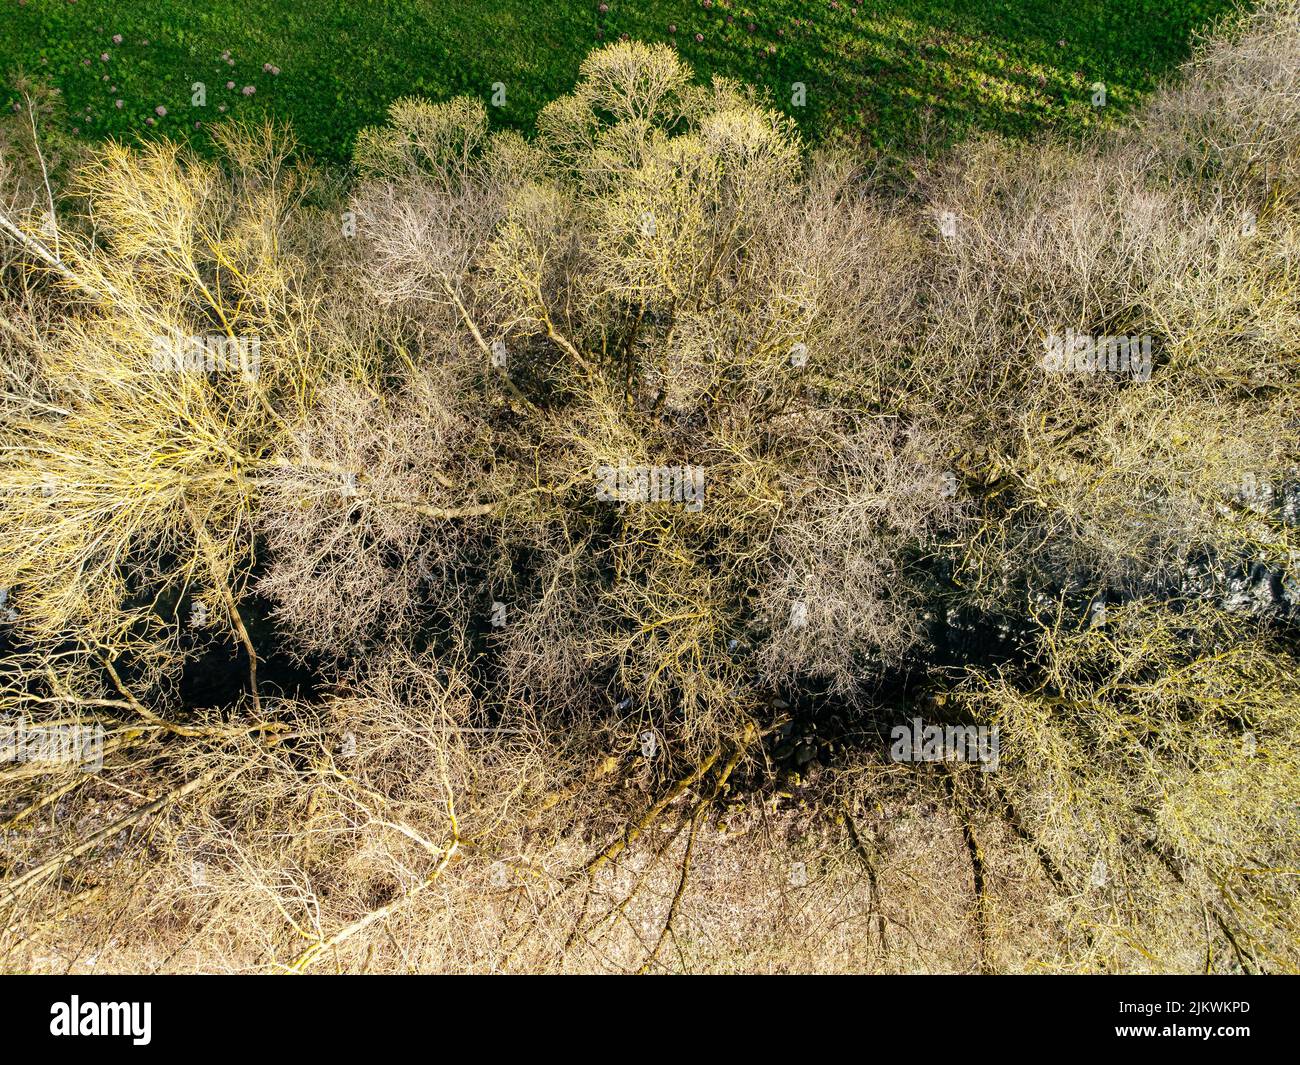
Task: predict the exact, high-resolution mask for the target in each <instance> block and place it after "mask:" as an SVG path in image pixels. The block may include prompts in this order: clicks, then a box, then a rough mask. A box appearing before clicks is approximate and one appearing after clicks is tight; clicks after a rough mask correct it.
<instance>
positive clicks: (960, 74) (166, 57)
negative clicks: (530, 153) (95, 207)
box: [0, 0, 1232, 160]
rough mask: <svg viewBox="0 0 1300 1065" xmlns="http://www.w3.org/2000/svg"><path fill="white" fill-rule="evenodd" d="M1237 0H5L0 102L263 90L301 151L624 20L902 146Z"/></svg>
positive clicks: (1084, 85)
mask: <svg viewBox="0 0 1300 1065" xmlns="http://www.w3.org/2000/svg"><path fill="white" fill-rule="evenodd" d="M602 7H606V8H607V10H606V11H603V12H602V11H601V10H600V9H601V8H602ZM1231 7H1232V4H1231V2H1230V0H1076V2H1074V3H1070V4H1065V3H1059V2H1057V0H951V2H948V3H942V2H938V0H860V2H855V0H836V2H830V0H816V2H808V0H803V2H799V0H748V2H741V0H641V2H638V3H632V2H630V0H608V2H607V3H605V4H602V3H600V0H491V2H484V0H456V2H448V0H390V2H386V3H375V2H373V0H371V2H361V0H205V2H203V3H198V2H190V0H184V2H182V0H0V74H2V75H3V77H4V79H5V89H4V93H5V96H6V103H12V102H13V101H14V100H15V99H16V96H15V95H14V94H13V93H12V92H11V91H10V86H11V84H12V83H13V80H14V78H15V76H16V75H18V74H20V73H27V74H29V75H37V76H40V77H44V78H47V79H48V80H49V81H50V82H51V83H52V84H54V85H56V86H58V87H59V88H60V89H61V90H62V91H63V94H64V98H65V99H66V102H67V107H68V112H69V116H70V124H71V125H72V126H73V127H74V128H75V129H76V130H77V132H78V133H79V134H80V135H82V136H87V137H92V138H94V137H101V136H106V135H115V136H127V137H130V136H132V135H135V134H146V135H147V134H151V133H156V132H160V131H161V132H166V133H168V134H171V135H173V136H174V135H177V134H180V133H182V132H184V133H185V134H186V135H193V134H194V133H195V123H200V124H201V123H203V122H207V121H211V120H215V119H218V118H220V117H222V116H228V115H232V114H248V113H255V112H259V111H270V112H274V113H276V114H279V115H283V116H285V117H287V118H288V119H290V120H291V122H292V123H293V126H294V128H295V129H296V131H297V132H298V135H299V137H300V139H301V140H302V141H303V142H304V143H305V144H306V145H307V146H308V148H309V149H310V150H312V151H313V152H314V153H316V154H317V155H319V156H321V157H324V158H330V159H336V160H337V159H343V158H345V157H346V155H347V153H348V151H349V149H350V146H351V142H352V138H353V136H354V134H355V132H356V130H357V129H358V128H360V127H361V126H364V125H368V124H371V123H374V122H376V121H379V120H380V119H381V118H382V116H383V113H384V109H385V107H386V105H387V104H388V102H389V101H390V100H392V99H393V98H394V97H396V96H400V95H404V94H410V93H417V94H421V95H425V96H428V97H430V98H433V99H445V98H447V97H449V96H454V95H458V94H471V95H476V96H480V97H482V98H484V99H488V98H490V97H491V95H492V91H493V90H492V86H493V84H494V83H501V84H503V85H504V86H505V88H506V92H505V97H506V103H505V106H504V107H500V108H497V109H495V110H494V112H493V114H494V116H495V117H496V119H497V121H499V122H500V123H501V124H503V125H514V126H520V127H523V126H527V125H528V124H529V123H530V122H531V121H532V118H533V116H534V115H535V114H536V112H537V109H538V108H539V107H540V106H541V105H542V104H544V103H545V102H546V101H547V100H549V99H551V98H552V97H554V96H556V95H558V94H560V93H562V92H564V91H566V90H567V89H568V88H569V87H570V86H571V85H572V83H573V81H574V78H575V75H576V73H577V69H578V65H579V63H580V62H581V61H582V58H583V57H584V56H585V55H586V54H587V52H588V51H589V50H590V49H591V48H593V47H595V46H596V45H598V44H600V43H601V42H602V41H610V40H616V39H618V38H619V37H620V36H621V35H622V34H628V35H629V36H630V37H632V38H635V39H640V40H645V41H671V42H674V43H675V44H676V45H677V47H678V48H679V50H680V52H681V54H682V56H683V57H684V58H685V59H686V60H687V61H688V62H689V63H691V64H692V65H693V66H694V67H695V69H696V70H697V72H699V73H700V74H701V75H703V76H707V75H709V74H712V73H714V72H718V73H724V74H728V75H732V76H735V77H738V78H741V79H743V80H745V81H748V82H752V83H754V84H757V85H760V86H763V87H765V88H767V89H768V90H770V91H771V93H772V95H773V99H774V100H775V101H776V102H777V103H778V105H780V106H782V107H783V108H784V109H785V110H787V111H789V112H790V113H791V114H793V115H795V116H796V117H798V118H799V120H800V124H801V126H802V128H803V129H804V131H805V132H806V133H807V134H808V135H809V136H811V137H815V138H822V137H826V136H828V135H834V136H841V137H847V138H850V139H852V140H854V141H865V142H866V143H871V144H875V145H877V146H879V147H883V148H900V147H901V148H907V147H910V146H913V145H915V144H916V143H917V142H918V140H919V139H920V138H921V137H922V136H923V135H926V133H925V131H926V130H927V128H929V127H935V128H937V130H938V131H939V132H940V134H941V135H942V136H951V135H954V134H958V133H961V132H962V131H964V130H966V129H968V128H970V127H979V128H986V129H997V130H1001V131H1004V132H1008V133H1012V134H1023V133H1027V132H1030V131H1032V130H1034V129H1036V128H1039V127H1041V126H1044V125H1049V124H1050V125H1053V126H1056V127H1058V128H1064V129H1067V130H1074V129H1083V128H1084V127H1086V126H1088V125H1089V124H1091V123H1094V122H1097V121H1099V120H1100V119H1104V118H1106V117H1108V116H1110V115H1113V114H1115V113H1116V112H1118V111H1120V110H1122V109H1124V108H1125V107H1126V106H1128V105H1129V104H1131V103H1132V102H1133V101H1134V100H1135V99H1136V98H1137V97H1138V96H1139V95H1140V94H1141V93H1142V92H1144V91H1146V90H1149V89H1150V88H1151V87H1152V86H1153V85H1154V84H1155V83H1156V82H1157V81H1158V80H1159V78H1160V77H1161V76H1162V75H1163V74H1164V73H1166V72H1167V71H1168V70H1169V69H1170V67H1171V66H1173V65H1174V64H1175V63H1176V62H1177V61H1178V60H1180V59H1181V58H1183V57H1184V56H1185V55H1186V54H1187V51H1188V46H1189V41H1190V38H1191V36H1192V34H1193V33H1194V32H1195V31H1196V30H1197V29H1200V28H1202V27H1204V26H1206V25H1207V24H1208V23H1209V22H1211V21H1212V20H1213V19H1214V18H1215V17H1217V16H1218V15H1220V14H1222V13H1223V12H1225V11H1227V10H1229V9H1230V8H1231ZM674 28H675V32H674ZM115 36H120V37H121V41H120V43H117V42H115V41H114V37H115ZM223 53H228V54H229V60H227V59H226V58H224V57H223ZM266 65H270V66H273V67H276V68H279V71H280V73H279V74H274V73H272V72H270V71H267V70H265V69H264V67H265V66H266ZM195 82H202V83H203V84H204V86H205V88H206V94H207V99H206V106H203V107H196V106H193V105H192V102H191V97H192V86H193V84H194V83H195ZM796 82H801V83H803V84H804V85H805V86H806V99H807V103H806V106H804V107H802V108H801V107H796V106H794V105H793V104H792V85H793V84H794V83H796ZM1097 82H1101V83H1103V84H1104V85H1105V86H1106V90H1107V95H1108V106H1107V107H1105V108H1103V109H1100V110H1098V109H1096V108H1094V107H1093V104H1092V94H1093V88H1092V87H1093V85H1094V84H1095V83H1097ZM228 85H233V88H227V86H228ZM246 87H251V88H252V89H253V90H254V91H253V92H252V93H251V94H248V93H247V92H246ZM119 100H120V101H121V105H120V106H118V104H117V101H119ZM158 108H165V110H166V113H165V114H160V113H159V112H158V111H157V109H158ZM151 118H152V119H153V122H152V123H150V122H149V119H151ZM199 135H200V136H202V134H201V131H200V133H199Z"/></svg>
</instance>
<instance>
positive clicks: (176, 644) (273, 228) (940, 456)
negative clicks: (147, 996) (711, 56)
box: [0, 0, 1300, 973]
mask: <svg viewBox="0 0 1300 1065" xmlns="http://www.w3.org/2000/svg"><path fill="white" fill-rule="evenodd" d="M1298 94H1300V23H1298V22H1297V14H1296V8H1295V5H1294V4H1293V3H1290V2H1284V0H1270V2H1267V3H1265V4H1263V5H1261V6H1260V8H1259V9H1258V10H1257V11H1256V12H1255V13H1254V14H1252V15H1249V16H1245V17H1244V18H1243V20H1242V24H1241V25H1240V26H1238V27H1236V28H1235V29H1234V30H1233V31H1232V32H1231V33H1227V32H1225V33H1224V35H1223V36H1222V37H1220V38H1216V39H1215V40H1212V41H1209V42H1207V43H1206V44H1205V46H1204V47H1203V49H1202V50H1201V52H1200V53H1198V56H1197V58H1196V59H1195V60H1193V62H1192V63H1191V64H1189V67H1188V69H1187V70H1186V71H1185V72H1184V74H1183V76H1182V79H1181V80H1180V81H1179V82H1178V83H1177V84H1175V85H1172V86H1170V87H1169V88H1168V89H1167V90H1164V91H1163V92H1161V93H1160V94H1159V95H1158V96H1157V97H1156V98H1154V99H1153V100H1152V101H1150V102H1149V104H1148V105H1147V106H1146V108H1145V109H1144V110H1143V111H1142V112H1141V114H1140V115H1139V116H1138V117H1137V118H1136V119H1135V121H1134V123H1133V125H1132V127H1131V128H1130V129H1128V130H1126V131H1123V132H1122V133H1120V134H1118V135H1112V136H1110V137H1108V139H1106V140H1104V141H1098V142H1090V143H1086V144H1082V145H1060V144H1039V145H1029V146H1026V145H1014V144H1007V143H1004V142H997V141H980V142H978V143H974V144H971V145H969V146H967V147H966V148H964V149H962V150H961V151H960V152H959V153H958V154H956V155H954V156H953V157H950V158H947V159H945V160H943V161H942V162H941V163H939V164H936V165H935V166H934V167H932V168H929V169H925V170H918V172H917V175H916V177H917V182H916V185H915V187H914V188H913V189H911V190H909V191H908V192H907V193H906V194H900V193H899V192H898V191H897V190H894V189H890V188H887V187H884V186H883V185H881V184H880V183H878V182H877V180H876V179H875V178H874V177H873V175H872V174H871V173H865V172H863V171H862V170H861V169H859V168H857V167H855V166H854V165H853V162H852V161H851V160H849V159H847V158H845V157H843V156H839V155H825V154H820V153H813V152H810V151H809V150H807V148H806V146H804V145H802V144H801V143H800V142H799V139H798V137H797V135H796V132H795V131H794V129H793V128H792V127H791V126H790V124H789V123H788V122H787V121H786V120H785V119H783V118H782V117H781V116H779V115H778V114H777V113H776V112H775V111H773V110H771V109H769V108H767V107H766V106H765V104H764V101H763V100H762V99H761V98H760V97H758V96H757V95H756V94H754V93H753V92H752V91H750V90H748V89H746V88H745V87H742V86H739V85H736V84H732V83H730V82H727V81H723V80H716V81H714V82H713V83H712V84H710V85H707V86H703V85H699V84H697V83H696V82H695V80H694V79H693V76H692V74H691V72H690V71H689V70H688V69H687V68H686V67H685V66H684V65H683V64H682V63H681V62H680V60H679V59H678V58H677V57H676V55H675V54H674V53H673V52H672V51H671V50H670V49H667V48H663V47H653V48H652V47H647V46H643V45H639V44H619V45H614V46H611V47H609V48H606V49H603V50H600V51H598V52H596V53H593V55H592V56H591V57H590V58H589V59H588V60H587V62H586V63H585V64H584V66H583V69H582V72H581V77H580V80H579V83H578V85H577V86H576V88H575V90H574V92H573V93H572V94H571V95H569V96H566V97H564V98H562V99H560V100H557V101H555V102H554V103H552V104H551V105H550V106H549V107H547V108H546V110H545V111H544V112H543V114H542V115H541V117H540V119H539V122H538V129H537V133H536V136H535V137H533V138H531V139H524V138H522V137H520V136H518V135H517V134H515V133H494V132H492V131H491V130H490V128H489V124H488V120H487V115H486V112H485V110H484V108H483V107H482V106H481V105H480V104H478V103H476V102H474V101H471V100H457V101H452V102H450V103H444V104H432V103H428V102H425V101H420V100H403V101H399V102H398V103H396V104H395V105H394V106H393V108H392V111H391V117H390V121H389V123H388V124H387V125H385V126H383V127H382V128H376V129H373V130H368V131H366V132H365V133H363V135H362V136H361V137H360V138H359V141H358V146H357V152H356V162H357V167H358V172H359V179H358V181H357V183H356V185H355V186H354V187H351V188H349V189H348V190H347V192H346V195H345V196H344V197H342V198H339V197H337V196H336V195H335V193H336V188H335V185H334V184H333V183H332V180H331V179H330V178H329V176H328V175H322V174H319V173H317V172H315V171H313V170H312V169H311V168H309V167H307V166H305V165H303V164H301V163H298V162H296V161H295V156H294V153H293V151H292V143H291V140H290V139H289V137H288V135H287V133H286V132H285V131H283V130H278V129H274V128H267V129H247V128H241V127H231V128H229V129H228V130H227V131H226V132H225V134H224V135H223V143H222V145H221V148H222V152H221V155H220V157H219V158H218V159H216V160H204V159H199V158H195V157H192V156H191V155H189V154H187V153H185V152H184V151H182V150H181V149H179V148H176V147H174V146H171V145H167V144H156V145H152V146H149V147H144V148H139V149H132V148H127V147H125V146H120V145H111V146H108V147H106V148H104V149H103V150H102V151H99V152H97V153H95V154H93V156H92V157H91V158H89V159H86V160H82V161H79V162H78V164H77V165H75V166H74V165H71V163H72V161H71V160H69V159H65V158H63V156H62V154H60V153H58V152H54V151H51V150H43V149H46V146H47V145H48V144H49V143H51V142H50V140H49V139H48V138H47V136H45V134H44V129H43V127H44V126H46V125H50V124H56V123H57V115H56V114H55V113H54V111H53V110H52V109H51V108H50V106H49V105H48V104H47V101H46V100H45V99H44V98H42V97H40V96H39V95H33V96H31V97H30V98H29V99H28V101H27V105H26V108H27V109H26V110H25V111H24V112H22V113H21V114H20V115H16V116H14V119H12V120H10V121H9V122H8V124H7V125H6V126H5V128H4V131H3V134H0V137H2V139H0V230H3V239H2V240H0V278H2V279H3V285H2V287H0V416H2V418H3V422H2V424H0V588H2V589H4V591H5V593H6V594H5V597H4V598H3V599H0V619H2V621H0V624H3V632H2V633H0V639H3V640H4V641H5V642H4V644H3V649H4V652H5V654H4V658H3V663H2V665H0V669H2V671H3V672H2V673H0V713H3V714H4V715H6V717H5V718H3V719H2V720H3V728H4V729H5V730H7V731H5V732H3V733H0V746H3V745H4V744H6V743H8V744H9V747H8V748H6V760H5V761H4V762H2V763H0V841H3V849H0V915H3V931H0V966H3V968H4V969H6V970H9V971H15V970H27V969H32V970H38V971H64V970H73V971H83V970H87V969H98V970H101V971H158V970H164V971H173V970H179V971H196V970H197V971H214V970H220V971H227V970H228V971H238V972H296V973H301V972H324V971H340V972H362V971H364V972H393V971H449V970H450V971H474V972H499V971H506V972H538V971H547V972H550V971H557V972H580V971H582V972H585V971H609V972H646V973H649V972H707V971H736V970H741V971H755V972H781V971H870V972H915V971H934V972H939V971H944V972H949V971H957V972H1005V971H1017V972H1019V971H1087V972H1094V971H1102V972H1116V971H1216V972H1217V971H1231V972H1280V971H1294V970H1295V969H1296V968H1297V965H1298V964H1300V935H1298V932H1300V910H1298V909H1297V907H1298V906H1300V902H1298V897H1297V894H1296V890H1295V881H1296V874H1297V866H1296V861H1297V853H1296V843H1297V840H1300V832H1298V831H1297V829H1298V828H1300V826H1297V824H1296V817H1297V810H1300V805H1298V803H1300V793H1298V792H1297V783H1296V782H1297V780H1300V764H1297V755H1296V753H1295V752H1296V751H1297V750H1300V745H1298V743H1297V741H1300V735H1298V729H1300V688H1297V682H1296V676H1297V674H1296V665H1297V663H1296V644H1295V635H1296V615H1295V600H1296V586H1297V582H1298V581H1300V570H1298V569H1297V566H1298V565H1300V553H1298V552H1297V548H1296V547H1295V544H1294V535H1295V520H1296V515H1295V512H1294V503H1293V502H1292V503H1290V504H1289V503H1288V502H1287V500H1288V492H1290V493H1291V494H1292V495H1294V493H1295V490H1296V488H1295V469H1296V466H1297V464H1298V463H1300V437H1298V435H1297V428H1298V426H1297V422H1296V419H1295V402H1296V397H1297V384H1298V383H1300V377H1298V372H1300V363H1298V362H1297V360H1296V355H1295V341H1294V337H1295V336H1296V334H1297V329H1298V327H1300V296H1298V294H1300V284H1298V282H1300V278H1298V277H1297V271H1298V270H1300V245H1298V244H1297V240H1296V211H1295V206H1296V202H1295V197H1296V193H1297V188H1296V160H1297V159H1300V125H1298V124H1297V114H1296V111H1295V106H1296V105H1295V101H1296V99H1297V98H1300V96H1298ZM54 136H55V140H57V134H55V135H54ZM322 204H323V205H324V206H322ZM1074 334H1078V335H1083V336H1087V337H1101V338H1102V344H1103V347H1104V345H1105V338H1115V337H1125V338H1127V337H1146V338H1148V341H1149V345H1148V348H1147V349H1141V348H1136V349H1128V348H1125V349H1123V350H1149V351H1150V352H1151V363H1150V366H1149V371H1150V373H1149V379H1147V378H1146V377H1144V376H1143V375H1140V374H1134V373H1132V372H1128V373H1110V372H1095V371H1094V372H1083V373H1070V372H1064V373H1061V372H1053V371H1052V370H1050V369H1048V368H1045V366H1044V353H1045V351H1046V352H1049V353H1050V351H1051V350H1052V347H1051V345H1052V343H1054V340H1053V338H1057V339H1058V340H1059V338H1061V337H1064V336H1067V335H1071V336H1072V335H1074ZM195 338H201V339H202V341H203V343H202V344H200V345H198V346H197V347H196V345H195ZM196 350H197V351H198V352H199V353H200V355H201V357H202V359H203V360H204V361H203V362H202V363H201V364H200V365H195V364H193V362H192V361H191V362H186V361H185V359H187V358H190V356H192V355H193V353H194V352H195V351H196ZM160 353H161V356H162V357H161V358H160ZM178 353H180V354H179V355H178ZM619 471H622V472H619ZM615 477H617V478H620V479H619V480H617V481H616V480H612V479H611V478H615ZM610 485H615V487H616V489H617V490H616V491H614V492H613V493H612V494H611V492H610V491H609V487H610ZM1262 486H1267V490H1264V488H1263V487H1262ZM1288 507H1290V509H1288ZM1242 572H1250V573H1254V574H1256V575H1260V574H1262V576H1259V577H1258V579H1259V580H1260V581H1261V582H1262V583H1263V585H1265V586H1266V591H1268V590H1273V591H1276V592H1277V594H1274V595H1271V597H1270V596H1265V600H1267V601H1264V600H1260V601H1259V602H1257V603H1256V604H1255V609H1247V608H1246V607H1245V606H1243V604H1242V602H1241V601H1239V600H1234V599H1232V598H1231V597H1230V596H1229V595H1228V594H1227V592H1228V586H1229V585H1230V584H1231V582H1232V581H1233V580H1234V579H1236V575H1238V574H1240V573H1242ZM991 645H996V646H995V647H994V649H993V650H992V651H990V650H989V647H990V646H991ZM225 653H228V655H229V656H230V658H229V661H230V662H231V663H233V668H234V669H236V670H238V671H239V672H240V673H241V675H242V676H241V680H240V687H241V689H242V690H241V692H240V693H239V694H236V695H234V696H231V697H229V698H224V697H223V698H221V699H219V700H208V699H205V698H204V697H203V696H196V695H195V694H194V691H195V681H196V678H197V677H198V675H199V674H201V673H202V672H204V671H205V670H211V669H212V665H213V662H214V660H215V659H214V655H217V656H218V657H219V656H220V655H221V654H225ZM287 660H291V661H292V662H293V663H294V665H295V667H296V668H297V669H298V670H299V671H300V672H301V674H305V675H308V676H310V678H311V683H310V684H307V685H299V686H297V687H296V688H295V687H293V686H292V685H290V684H288V683H287V681H286V677H287V676H288V674H287V673H286V672H285V671H284V667H283V663H284V662H285V661H287ZM200 690H202V689H200ZM913 717H923V718H925V719H926V720H927V721H936V722H939V723H944V724H948V725H953V726H956V725H971V726H982V727H985V728H995V729H996V730H997V731H998V735H999V737H1000V756H999V760H998V763H997V765H996V766H989V765H983V766H981V765H972V764H968V763H966V762H962V761H952V760H948V761H939V762H937V763H928V762H924V761H921V762H916V763H909V762H904V761H895V760H893V759H892V758H891V756H890V743H889V740H888V739H886V737H887V736H888V734H889V732H890V726H891V724H895V723H896V722H898V721H902V720H907V719H910V718H913ZM19 727H21V729H23V730H26V731H25V732H24V733H22V735H26V736H28V737H30V736H32V735H36V734H40V735H47V736H53V735H65V734H75V735H76V736H79V737H85V736H91V737H94V738H95V739H96V743H97V744H98V746H97V747H96V748H95V750H96V752H97V758H98V761H99V763H102V764H85V763H84V762H83V763H80V764H79V761H78V759H67V758H64V759H56V760H42V759H32V758H24V757H22V755H21V752H20V750H19V747H18V743H19V739H17V738H16V737H19V735H20V734H19V733H18V732H16V731H14V730H15V729H18V728H19ZM60 730H63V731H60ZM68 730H76V731H75V733H69V732H68ZM10 754H12V755H13V757H9V755H10Z"/></svg>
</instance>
